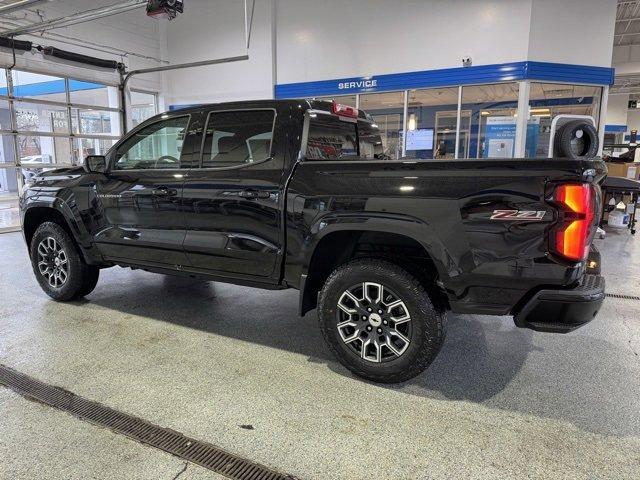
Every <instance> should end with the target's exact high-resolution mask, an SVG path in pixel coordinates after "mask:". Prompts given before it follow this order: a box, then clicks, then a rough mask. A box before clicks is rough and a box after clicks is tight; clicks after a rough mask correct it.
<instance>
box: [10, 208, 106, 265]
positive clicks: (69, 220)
mask: <svg viewBox="0 0 640 480" xmlns="http://www.w3.org/2000/svg"><path fill="white" fill-rule="evenodd" d="M44 222H54V223H56V224H57V225H60V227H62V228H63V229H64V230H65V231H66V232H67V233H68V234H69V235H70V236H71V238H72V239H73V240H74V243H75V245H76V248H77V250H78V252H79V253H80V255H81V257H82V259H83V260H84V261H85V262H86V263H88V264H96V263H100V260H101V259H100V258H99V257H95V255H94V254H93V250H94V249H93V248H91V247H90V246H89V247H87V246H86V245H84V244H83V242H82V239H81V231H80V226H79V225H78V223H77V222H76V221H75V220H74V219H73V215H72V212H71V209H70V208H69V207H68V206H67V204H66V203H65V202H63V201H62V200H61V199H56V201H54V202H51V203H50V202H38V203H33V204H31V205H28V206H27V207H26V208H25V210H24V213H23V216H22V231H23V234H24V238H25V241H26V243H27V249H29V248H30V247H31V241H32V240H33V235H34V234H35V232H36V230H37V229H38V227H39V226H40V225H41V224H42V223H44Z"/></svg>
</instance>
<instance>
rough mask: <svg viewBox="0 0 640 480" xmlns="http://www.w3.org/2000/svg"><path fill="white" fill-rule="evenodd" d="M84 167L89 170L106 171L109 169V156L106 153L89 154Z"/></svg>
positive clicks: (95, 171)
mask: <svg viewBox="0 0 640 480" xmlns="http://www.w3.org/2000/svg"><path fill="white" fill-rule="evenodd" d="M84 168H85V169H86V170H87V172H93V173H105V172H106V171H107V158H106V157H105V156H104V155H88V156H87V157H86V158H85V159H84Z"/></svg>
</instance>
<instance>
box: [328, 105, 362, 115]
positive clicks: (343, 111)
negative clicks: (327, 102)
mask: <svg viewBox="0 0 640 480" xmlns="http://www.w3.org/2000/svg"><path fill="white" fill-rule="evenodd" d="M331 111H332V112H333V113H335V114H336V115H340V116H341V117H350V118H358V113H359V112H358V109H357V108H353V107H350V106H349V105H343V104H341V103H336V102H335V101H334V102H333V108H332V109H331Z"/></svg>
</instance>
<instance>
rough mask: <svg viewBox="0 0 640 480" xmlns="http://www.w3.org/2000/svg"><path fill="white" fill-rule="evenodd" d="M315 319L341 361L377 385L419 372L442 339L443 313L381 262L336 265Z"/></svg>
mask: <svg viewBox="0 0 640 480" xmlns="http://www.w3.org/2000/svg"><path fill="white" fill-rule="evenodd" d="M318 316H319V321H320V329H321V330H322V333H323V335H324V338H325V340H326V341H327V344H328V345H329V347H330V348H331V350H332V351H333V353H334V354H335V355H336V357H337V358H338V360H339V361H340V363H342V364H343V365H344V366H345V367H346V368H348V369H349V370H351V371H352V372H353V373H354V374H356V375H358V376H360V377H363V378H366V379H368V380H372V381H375V382H382V383H396V382H403V381H406V380H409V379H410V378H413V377H415V376H416V375H418V374H420V373H421V372H422V371H424V370H425V369H426V368H427V367H428V366H429V365H430V364H431V362H432V361H433V359H434V358H435V356H436V355H437V353H438V352H439V351H440V347H441V346H442V343H443V341H444V336H445V331H444V323H445V314H444V313H442V312H439V311H438V310H437V309H436V308H435V307H434V306H433V303H432V302H431V299H430V298H429V296H428V294H427V292H426V291H425V289H424V287H423V286H422V284H421V283H420V282H419V281H418V280H417V279H416V278H415V277H414V276H412V275H411V274H410V273H408V272H407V271H405V270H404V269H402V268H400V267H399V266H398V265H395V264H393V263H391V262H387V261H384V260H377V259H362V260H354V261H352V262H349V263H347V264H345V265H342V266H340V267H338V268H337V269H336V270H335V271H334V272H333V273H332V274H331V275H330V276H329V278H328V279H327V281H326V283H325V285H324V288H323V289H322V292H321V293H320V298H319V302H318Z"/></svg>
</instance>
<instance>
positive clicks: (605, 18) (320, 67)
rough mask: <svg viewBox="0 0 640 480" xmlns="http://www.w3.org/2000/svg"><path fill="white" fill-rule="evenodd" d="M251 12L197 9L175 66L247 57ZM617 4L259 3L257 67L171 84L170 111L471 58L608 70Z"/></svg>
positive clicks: (185, 25) (227, 6) (593, 0)
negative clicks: (246, 18)
mask: <svg viewBox="0 0 640 480" xmlns="http://www.w3.org/2000/svg"><path fill="white" fill-rule="evenodd" d="M241 4H242V2H241V1H237V2H234V1H233V0H215V1H212V0H209V1H207V0H191V1H190V2H189V4H188V5H187V7H188V8H187V11H186V12H185V14H183V16H181V17H180V18H178V19H176V20H175V21H173V22H171V23H169V24H168V25H166V46H165V47H164V48H165V52H166V53H165V54H166V56H167V58H168V59H169V60H170V61H171V62H172V63H182V62H185V61H195V60H203V59H208V58H209V59H210V58H216V57H222V56H229V55H238V54H242V53H243V31H244V27H243V23H242V22H243V18H242V6H241ZM615 4H616V0H566V1H562V2H558V1H552V0H513V1H504V0H494V1H483V2H469V1H462V0H432V1H423V0H406V1H401V2H400V1H397V2H389V1H385V0H350V1H349V2H344V1H341V0H313V1H312V0H256V11H255V17H254V31H253V39H252V49H251V52H250V57H251V58H250V60H249V62H243V63H238V64H235V65H221V66H215V67H206V68H201V69H200V68H198V69H191V70H185V71H182V72H173V73H171V74H169V75H167V83H166V84H165V85H166V87H167V89H166V94H167V99H168V101H167V104H192V103H198V102H206V101H224V100H234V99H243V98H270V97H272V95H273V85H274V84H283V83H295V82H307V81H316V80H325V79H333V78H342V77H352V76H366V75H374V74H375V75H379V74H384V73H398V72H408V71H419V70H432V69H441V68H449V67H460V66H461V59H462V57H463V56H471V58H472V61H473V65H486V64H495V63H507V62H518V61H524V60H536V61H545V62H557V63H572V64H584V65H593V66H606V67H608V66H610V64H611V46H612V43H613V26H614V16H615ZM337 12H338V13H337ZM381 19H383V20H381ZM274 28H275V35H274V31H273V30H274ZM585 32H589V34H588V35H585ZM194 36H195V38H194ZM400 53H401V54H400ZM274 66H275V67H274Z"/></svg>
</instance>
